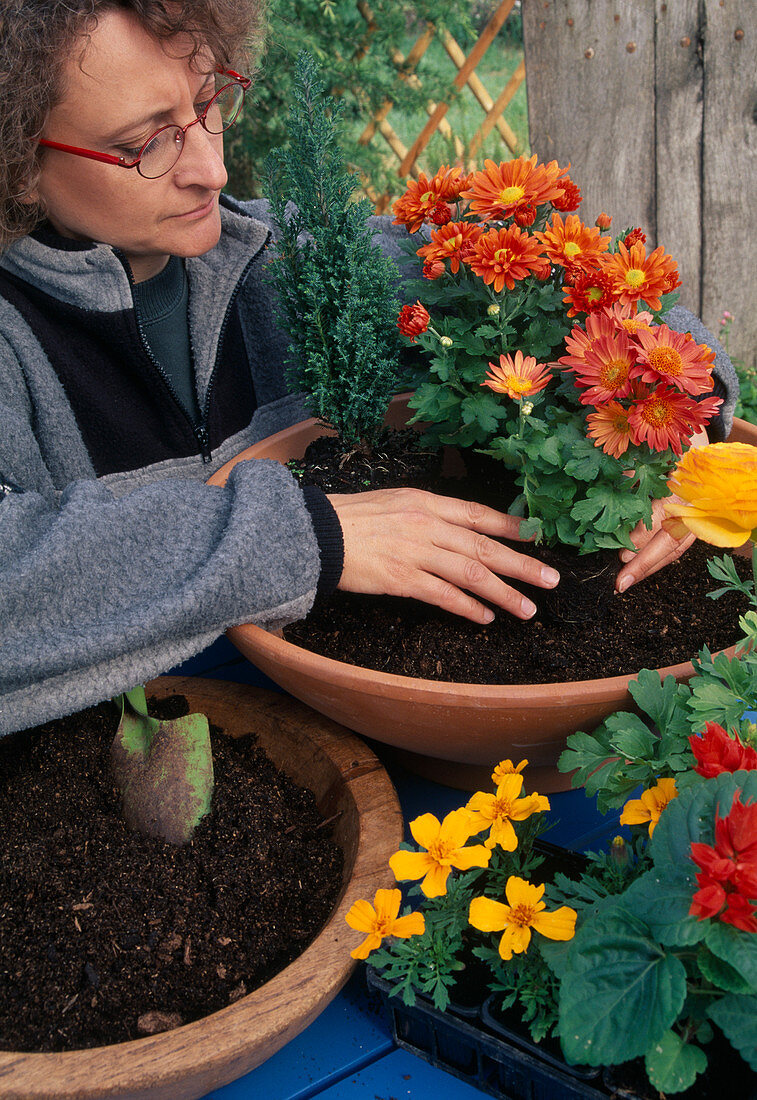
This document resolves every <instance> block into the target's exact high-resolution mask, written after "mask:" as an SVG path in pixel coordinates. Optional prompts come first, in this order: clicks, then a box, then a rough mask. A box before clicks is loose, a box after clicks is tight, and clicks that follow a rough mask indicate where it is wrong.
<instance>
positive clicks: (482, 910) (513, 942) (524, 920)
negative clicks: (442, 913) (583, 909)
mask: <svg viewBox="0 0 757 1100" xmlns="http://www.w3.org/2000/svg"><path fill="white" fill-rule="evenodd" d="M543 895H544V886H543V884H542V885H540V886H536V885H535V884H533V883H530V882H526V880H525V879H522V878H518V876H517V875H511V876H510V878H509V879H508V880H507V883H506V885H505V897H506V898H507V900H508V903H509V904H508V905H504V904H503V903H502V902H501V901H494V899H493V898H485V897H483V898H473V900H472V901H471V903H470V909H469V911H468V921H469V922H470V924H472V925H473V927H474V928H478V929H479V931H481V932H502V931H504V935H503V936H502V938H501V940H500V941H499V954H500V956H501V958H503V959H504V960H505V961H506V962H507V961H509V960H510V959H511V958H512V957H513V955H520V954H522V953H523V952H524V951H526V950H527V949H528V945H529V944H530V942H531V929H532V928H533V930H534V931H535V932H538V933H539V934H540V935H542V936H546V937H547V939H550V940H570V939H572V938H573V936H574V935H575V933H576V917H577V913H576V911H575V909H571V908H570V907H569V906H567V905H561V906H560V908H559V909H555V910H553V911H552V912H550V913H547V912H545V910H546V908H547V907H546V904H545V903H544V902H543V901H542V897H543Z"/></svg>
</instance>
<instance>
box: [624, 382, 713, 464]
mask: <svg viewBox="0 0 757 1100" xmlns="http://www.w3.org/2000/svg"><path fill="white" fill-rule="evenodd" d="M707 400H718V399H717V398H708V399H707ZM703 403H704V402H697V401H694V400H692V398H690V397H687V396H686V394H683V393H679V391H678V390H674V389H672V388H671V387H670V386H658V387H657V388H656V389H655V390H652V391H651V392H650V393H649V394H648V395H647V396H646V397H642V398H641V399H640V400H639V401H638V402H637V403H636V404H634V405H632V406H631V409H630V414H629V417H628V422H629V424H630V425H631V433H632V441H633V442H634V443H636V444H640V443H646V444H647V446H648V447H651V449H652V450H653V451H666V450H667V449H668V447H671V448H672V449H673V453H674V454H675V455H677V456H678V458H680V457H681V455H682V454H683V447H684V444H688V443H689V442H690V441H691V437H692V435H693V433H694V431H696V430H698V428H695V427H694V425H695V424H698V423H699V422H700V421H701V414H702V410H701V409H699V407H698V406H699V405H700V404H703ZM704 423H706V420H705V421H704V422H703V423H702V426H704Z"/></svg>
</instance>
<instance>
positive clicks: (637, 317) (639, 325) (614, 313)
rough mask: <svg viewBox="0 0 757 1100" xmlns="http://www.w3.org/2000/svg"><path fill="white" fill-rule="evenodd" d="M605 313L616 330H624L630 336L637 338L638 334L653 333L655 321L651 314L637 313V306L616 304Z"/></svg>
mask: <svg viewBox="0 0 757 1100" xmlns="http://www.w3.org/2000/svg"><path fill="white" fill-rule="evenodd" d="M605 313H606V314H607V316H608V317H610V318H611V319H612V321H613V322H614V324H615V327H616V328H622V329H624V330H625V331H626V332H627V333H628V335H629V336H635V335H636V333H637V332H640V331H642V330H643V331H644V332H651V326H652V323H653V321H654V318H653V317H652V314H651V313H648V312H647V311H646V310H643V311H642V312H641V313H639V312H637V309H636V305H635V304H634V305H625V306H624V305H621V304H620V302H615V303H614V304H613V305H612V306H608V307H607V308H606V309H605Z"/></svg>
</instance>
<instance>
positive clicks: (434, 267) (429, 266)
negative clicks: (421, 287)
mask: <svg viewBox="0 0 757 1100" xmlns="http://www.w3.org/2000/svg"><path fill="white" fill-rule="evenodd" d="M446 270H447V268H446V267H445V266H444V264H443V263H442V261H441V260H426V261H425V262H424V264H423V270H422V275H423V278H424V279H439V278H440V277H441V276H442V275H443V274H444V272H445V271H446Z"/></svg>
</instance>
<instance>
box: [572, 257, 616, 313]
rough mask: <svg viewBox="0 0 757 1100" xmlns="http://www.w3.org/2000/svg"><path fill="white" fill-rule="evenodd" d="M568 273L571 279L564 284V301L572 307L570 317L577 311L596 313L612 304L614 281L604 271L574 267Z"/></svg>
mask: <svg viewBox="0 0 757 1100" xmlns="http://www.w3.org/2000/svg"><path fill="white" fill-rule="evenodd" d="M567 275H568V278H569V280H570V281H569V282H566V283H565V285H564V286H563V290H564V291H565V297H564V298H563V301H564V302H565V303H566V304H567V305H568V306H569V307H570V308H569V309H568V316H569V317H575V316H576V314H577V313H596V312H597V310H600V309H605V308H606V307H608V306H610V305H612V303H613V301H614V298H613V293H612V282H611V280H610V277H609V275H606V274H605V273H604V271H598V270H596V269H593V268H574V269H572V270H571V271H569V272H568V273H567Z"/></svg>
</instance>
